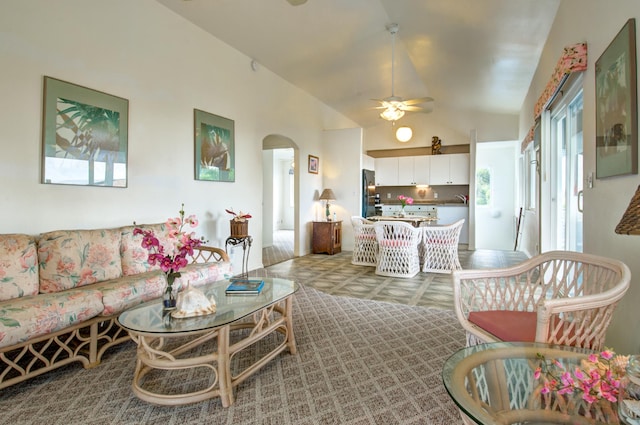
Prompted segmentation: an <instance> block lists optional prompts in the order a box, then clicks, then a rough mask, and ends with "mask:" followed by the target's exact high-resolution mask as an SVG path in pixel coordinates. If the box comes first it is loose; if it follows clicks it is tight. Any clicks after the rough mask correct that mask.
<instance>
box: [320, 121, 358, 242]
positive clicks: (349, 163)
mask: <svg viewBox="0 0 640 425" xmlns="http://www.w3.org/2000/svg"><path fill="white" fill-rule="evenodd" d="M323 152H324V155H323V158H320V168H321V169H322V172H323V176H324V177H323V182H324V187H328V188H331V189H332V190H333V193H334V194H335V195H336V200H335V201H334V202H333V204H332V205H331V213H333V212H335V213H336V216H337V219H338V220H342V250H343V251H353V244H354V239H353V227H352V226H351V216H353V215H357V216H360V215H361V211H360V198H361V194H360V191H361V188H360V186H361V185H360V181H361V175H362V169H361V168H360V160H359V159H360V156H361V155H360V153H361V152H362V130H361V129H360V128H351V129H344V130H331V131H326V132H325V134H324V149H323ZM354 158H356V160H355V161H354ZM318 206H319V207H320V208H322V206H321V205H320V202H318Z"/></svg>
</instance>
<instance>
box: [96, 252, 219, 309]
mask: <svg viewBox="0 0 640 425" xmlns="http://www.w3.org/2000/svg"><path fill="white" fill-rule="evenodd" d="M230 274H231V263H228V262H220V263H199V264H189V265H188V266H187V267H185V268H184V269H182V270H180V275H181V276H180V277H179V278H178V279H176V281H175V283H174V288H175V289H176V290H181V289H182V288H183V287H185V286H186V285H187V283H189V284H190V285H191V286H193V287H197V286H202V285H204V284H207V283H210V282H215V281H217V280H222V279H224V278H225V275H227V276H228V275H230ZM166 287H167V279H166V276H165V274H164V273H163V272H162V271H160V270H152V271H149V272H145V273H139V274H136V275H131V276H124V277H121V278H120V279H115V280H111V281H108V282H102V283H98V284H96V285H94V286H92V287H91V288H92V289H96V290H99V291H101V292H102V303H103V304H104V311H103V312H102V314H103V315H104V316H110V315H112V314H117V313H121V312H123V311H124V310H126V309H128V308H131V307H133V306H135V305H137V304H140V303H143V302H145V301H149V300H152V299H154V298H158V297H160V296H162V293H163V292H164V290H165V288H166Z"/></svg>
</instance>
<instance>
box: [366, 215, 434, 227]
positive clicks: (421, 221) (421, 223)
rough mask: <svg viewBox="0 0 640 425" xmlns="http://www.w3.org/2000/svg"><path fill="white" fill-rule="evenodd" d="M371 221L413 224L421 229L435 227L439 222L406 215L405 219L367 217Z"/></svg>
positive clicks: (395, 216) (429, 218)
mask: <svg viewBox="0 0 640 425" xmlns="http://www.w3.org/2000/svg"><path fill="white" fill-rule="evenodd" d="M367 220H369V221H374V222H378V221H403V222H405V223H409V224H411V225H412V226H413V227H421V226H427V225H433V224H436V223H437V222H438V219H437V218H434V217H423V216H418V215H405V216H404V217H400V216H397V215H374V216H371V217H367Z"/></svg>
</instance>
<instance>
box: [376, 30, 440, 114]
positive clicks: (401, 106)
mask: <svg viewBox="0 0 640 425" xmlns="http://www.w3.org/2000/svg"><path fill="white" fill-rule="evenodd" d="M386 28H387V31H389V33H390V34H391V96H389V97H385V98H384V99H372V100H374V101H376V102H380V106H378V107H377V108H375V109H383V111H382V112H381V113H380V117H381V118H383V119H385V120H387V121H397V120H399V119H400V118H402V117H403V116H404V114H405V112H431V109H425V108H423V107H420V106H416V105H420V104H422V103H426V102H433V98H431V97H420V98H416V99H407V100H403V99H402V98H401V97H399V96H396V95H395V93H394V76H395V75H394V70H395V69H394V67H395V45H396V34H397V33H398V29H399V25H398V24H389V25H387V26H386Z"/></svg>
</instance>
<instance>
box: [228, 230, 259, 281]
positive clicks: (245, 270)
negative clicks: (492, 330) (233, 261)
mask: <svg viewBox="0 0 640 425" xmlns="http://www.w3.org/2000/svg"><path fill="white" fill-rule="evenodd" d="M232 221H233V220H232ZM252 242H253V238H252V237H251V236H249V235H247V236H229V237H228V238H227V240H226V241H225V243H224V250H225V252H227V254H228V253H229V252H228V250H227V246H229V245H231V246H239V245H240V246H242V272H241V273H240V274H239V275H238V276H239V277H247V276H249V253H250V251H251V243H252Z"/></svg>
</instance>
